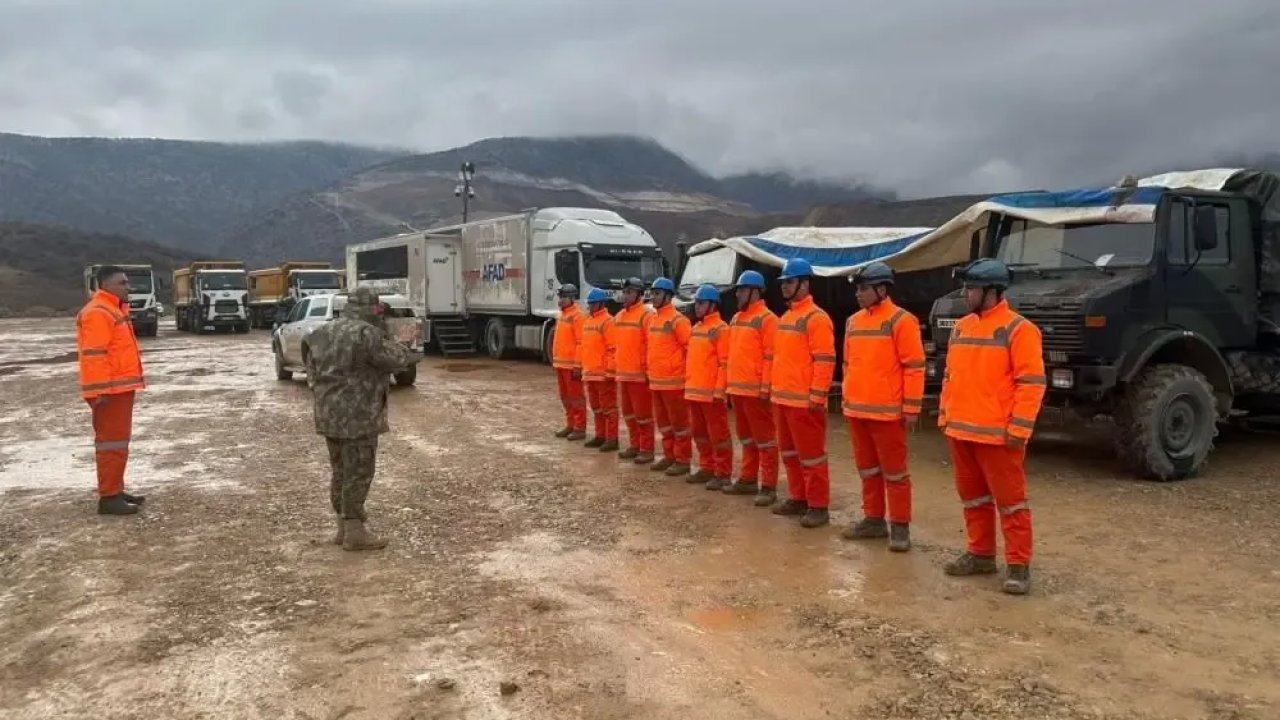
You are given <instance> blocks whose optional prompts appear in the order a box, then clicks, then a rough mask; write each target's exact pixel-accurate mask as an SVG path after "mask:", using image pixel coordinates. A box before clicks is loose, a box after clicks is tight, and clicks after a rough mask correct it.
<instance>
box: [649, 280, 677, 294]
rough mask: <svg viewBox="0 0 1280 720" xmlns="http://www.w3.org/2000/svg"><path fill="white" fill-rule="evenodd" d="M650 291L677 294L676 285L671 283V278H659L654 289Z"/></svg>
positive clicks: (654, 282) (655, 281)
mask: <svg viewBox="0 0 1280 720" xmlns="http://www.w3.org/2000/svg"><path fill="white" fill-rule="evenodd" d="M650 289H651V290H661V291H663V292H669V293H671V294H672V295H675V294H676V284H675V283H673V282H671V280H670V278H658V279H657V280H654V281H653V287H652V288H650Z"/></svg>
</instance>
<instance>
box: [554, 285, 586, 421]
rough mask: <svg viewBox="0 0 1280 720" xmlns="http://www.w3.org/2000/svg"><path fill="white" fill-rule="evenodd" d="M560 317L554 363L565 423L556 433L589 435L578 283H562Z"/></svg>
mask: <svg viewBox="0 0 1280 720" xmlns="http://www.w3.org/2000/svg"><path fill="white" fill-rule="evenodd" d="M559 296H560V317H559V318H558V319H557V320H556V329H555V335H554V337H553V338H552V342H551V365H552V366H553V367H554V368H555V369H556V381H557V383H558V384H559V385H560V404H562V405H564V419H565V425H564V427H563V428H562V429H560V430H557V431H556V437H558V438H565V439H566V440H570V441H577V440H583V439H585V438H586V437H587V396H586V392H585V391H584V389H583V387H582V323H583V320H584V319H585V318H584V317H583V316H582V309H581V308H579V307H578V286H577V285H572V284H566V285H561V286H560V292H559Z"/></svg>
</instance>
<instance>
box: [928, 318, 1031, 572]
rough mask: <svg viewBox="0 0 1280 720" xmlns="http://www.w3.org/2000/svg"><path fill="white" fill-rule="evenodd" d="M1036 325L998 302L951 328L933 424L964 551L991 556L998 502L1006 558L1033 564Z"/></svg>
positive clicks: (1012, 563)
mask: <svg viewBox="0 0 1280 720" xmlns="http://www.w3.org/2000/svg"><path fill="white" fill-rule="evenodd" d="M1044 393H1045V374H1044V358H1043V355H1042V346H1041V339H1040V329H1039V328H1037V327H1036V326H1035V325H1034V324H1032V323H1031V322H1029V321H1028V320H1027V319H1026V318H1023V317H1022V316H1020V315H1018V314H1017V313H1015V312H1014V311H1013V310H1012V309H1010V308H1009V304H1008V302H1006V301H1003V300H1002V301H1001V302H1000V303H999V304H997V305H996V306H995V307H993V308H991V309H990V310H985V311H982V312H979V313H973V314H970V315H966V316H965V317H963V318H961V319H960V321H959V322H957V323H956V326H955V328H954V329H953V330H952V331H951V340H950V343H949V344H948V349H947V370H946V374H945V376H944V377H943V382H942V397H941V399H940V404H939V414H938V426H939V427H941V428H943V432H944V433H945V434H946V436H947V439H948V443H950V445H951V457H952V462H953V465H954V467H955V479H956V490H957V491H958V492H959V494H960V501H961V502H962V503H963V505H964V522H965V528H966V530H967V533H968V539H969V542H968V551H969V553H970V554H972V555H979V556H983V557H994V556H995V554H996V508H999V510H1000V526H1001V529H1002V531H1003V534H1004V543H1005V549H1004V551H1005V562H1007V563H1008V564H1010V565H1027V564H1029V563H1030V562H1031V510H1030V509H1029V507H1028V505H1027V476H1026V472H1025V470H1024V469H1023V461H1024V459H1025V455H1026V444H1027V441H1028V440H1030V439H1031V433H1032V431H1033V430H1034V429H1035V424H1036V416H1037V415H1038V414H1039V413H1040V404H1041V403H1042V402H1043V400H1044Z"/></svg>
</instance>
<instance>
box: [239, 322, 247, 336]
mask: <svg viewBox="0 0 1280 720" xmlns="http://www.w3.org/2000/svg"><path fill="white" fill-rule="evenodd" d="M236 332H238V333H240V334H241V335H243V334H245V333H247V332H249V321H248V320H245V321H244V322H242V323H240V324H239V325H237V326H236Z"/></svg>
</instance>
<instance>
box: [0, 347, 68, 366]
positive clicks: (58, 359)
mask: <svg viewBox="0 0 1280 720" xmlns="http://www.w3.org/2000/svg"><path fill="white" fill-rule="evenodd" d="M79 357H80V356H79V353H77V352H76V351H75V350H72V351H71V352H68V353H63V354H61V355H51V356H48V357H38V358H25V359H18V360H5V361H4V362H0V367H12V366H14V365H56V364H59V363H69V362H75V361H76V360H78V359H79Z"/></svg>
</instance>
